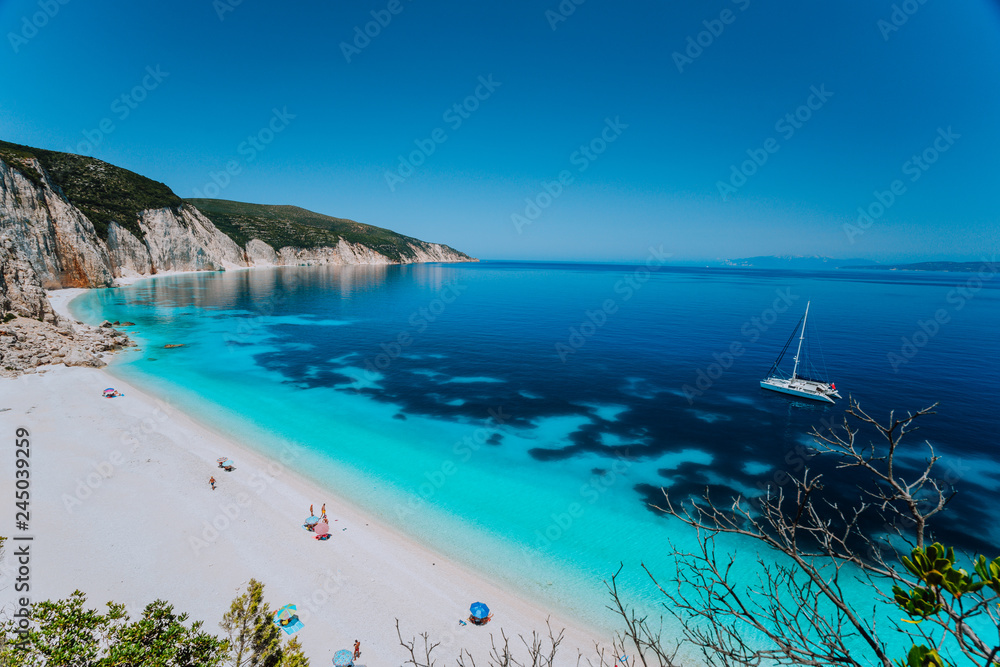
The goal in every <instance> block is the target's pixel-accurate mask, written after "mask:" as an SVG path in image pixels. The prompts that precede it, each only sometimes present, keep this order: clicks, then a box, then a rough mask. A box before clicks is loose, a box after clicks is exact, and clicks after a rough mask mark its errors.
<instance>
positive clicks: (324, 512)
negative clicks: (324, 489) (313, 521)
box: [319, 503, 326, 516]
mask: <svg viewBox="0 0 1000 667" xmlns="http://www.w3.org/2000/svg"><path fill="white" fill-rule="evenodd" d="M319 511H320V512H322V513H323V516H326V503H323V507H321V508H320V510H319Z"/></svg>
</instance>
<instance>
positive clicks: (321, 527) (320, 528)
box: [313, 523, 330, 535]
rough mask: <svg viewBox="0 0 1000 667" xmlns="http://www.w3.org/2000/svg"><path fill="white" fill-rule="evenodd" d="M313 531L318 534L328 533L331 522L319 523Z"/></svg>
mask: <svg viewBox="0 0 1000 667" xmlns="http://www.w3.org/2000/svg"><path fill="white" fill-rule="evenodd" d="M313 532H315V533H316V534H317V535H326V534H327V533H329V532H330V524H327V523H317V524H316V527H315V528H313Z"/></svg>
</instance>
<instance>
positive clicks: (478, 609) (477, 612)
mask: <svg viewBox="0 0 1000 667" xmlns="http://www.w3.org/2000/svg"><path fill="white" fill-rule="evenodd" d="M469 613H470V614H472V615H473V617H475V618H486V617H487V616H489V615H490V608H489V607H487V606H486V605H485V604H483V603H482V602H473V603H472V606H471V607H469Z"/></svg>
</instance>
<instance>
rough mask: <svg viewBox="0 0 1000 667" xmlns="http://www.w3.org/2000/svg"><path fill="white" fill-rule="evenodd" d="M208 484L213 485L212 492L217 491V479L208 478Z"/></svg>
mask: <svg viewBox="0 0 1000 667" xmlns="http://www.w3.org/2000/svg"><path fill="white" fill-rule="evenodd" d="M208 483H209V484H211V485H212V490H213V491H215V478H214V477H209V478H208Z"/></svg>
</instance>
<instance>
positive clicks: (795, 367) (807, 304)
mask: <svg viewBox="0 0 1000 667" xmlns="http://www.w3.org/2000/svg"><path fill="white" fill-rule="evenodd" d="M810 303H811V302H809V301H806V314H805V315H803V316H802V335H800V336H799V349H798V350H796V351H795V366H794V368H792V379H793V380H794V379H795V378H796V375H795V374H796V373H797V372H798V370H799V358H800V357H801V356H802V340H803V339H804V338H805V337H806V320H807V319H808V318H809V304H810Z"/></svg>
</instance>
